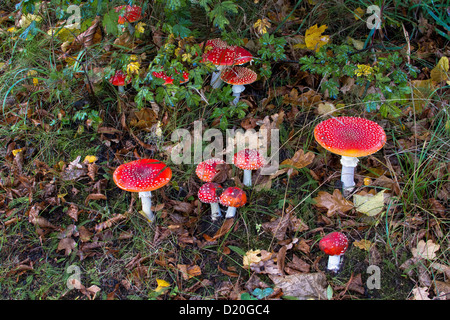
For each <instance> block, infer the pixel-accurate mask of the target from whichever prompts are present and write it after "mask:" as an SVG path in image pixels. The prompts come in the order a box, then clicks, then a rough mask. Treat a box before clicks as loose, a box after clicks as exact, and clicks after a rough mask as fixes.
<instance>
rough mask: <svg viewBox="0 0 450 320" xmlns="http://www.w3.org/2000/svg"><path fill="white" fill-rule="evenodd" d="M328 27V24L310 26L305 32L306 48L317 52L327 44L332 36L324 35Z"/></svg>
mask: <svg viewBox="0 0 450 320" xmlns="http://www.w3.org/2000/svg"><path fill="white" fill-rule="evenodd" d="M327 28H328V27H327V25H322V26H320V27H317V24H315V25H313V26H312V27H310V28H308V30H306V32H305V44H306V48H308V49H310V50H314V51H316V52H317V51H319V49H320V48H321V47H322V46H324V45H325V44H327V43H328V42H329V41H330V36H327V35H322V33H323V32H324V31H325V29H327Z"/></svg>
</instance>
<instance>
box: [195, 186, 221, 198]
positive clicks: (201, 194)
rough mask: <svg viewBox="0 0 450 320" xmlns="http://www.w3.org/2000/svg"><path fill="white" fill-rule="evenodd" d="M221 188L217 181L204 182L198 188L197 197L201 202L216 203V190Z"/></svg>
mask: <svg viewBox="0 0 450 320" xmlns="http://www.w3.org/2000/svg"><path fill="white" fill-rule="evenodd" d="M221 188H222V186H221V185H220V184H218V183H214V182H208V183H205V184H204V185H202V186H201V187H200V189H199V190H198V199H199V200H200V201H201V202H203V203H217V202H219V196H217V194H216V191H217V189H221Z"/></svg>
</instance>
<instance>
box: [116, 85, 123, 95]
mask: <svg viewBox="0 0 450 320" xmlns="http://www.w3.org/2000/svg"><path fill="white" fill-rule="evenodd" d="M117 89H118V90H119V93H120V94H124V93H125V86H117Z"/></svg>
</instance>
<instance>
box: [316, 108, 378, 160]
mask: <svg viewBox="0 0 450 320" xmlns="http://www.w3.org/2000/svg"><path fill="white" fill-rule="evenodd" d="M314 137H315V138H316V140H317V142H318V143H319V144H320V145H321V146H322V147H324V148H325V149H327V150H329V151H331V152H333V153H336V154H339V155H341V156H347V157H363V156H367V155H369V154H372V153H375V152H377V151H378V150H380V149H381V148H382V147H383V145H384V144H385V143H386V133H385V132H384V130H383V128H382V127H381V126H380V125H379V124H377V123H376V122H373V121H370V120H367V119H364V118H358V117H338V118H331V119H328V120H325V121H323V122H321V123H319V124H318V125H317V126H316V128H315V129H314Z"/></svg>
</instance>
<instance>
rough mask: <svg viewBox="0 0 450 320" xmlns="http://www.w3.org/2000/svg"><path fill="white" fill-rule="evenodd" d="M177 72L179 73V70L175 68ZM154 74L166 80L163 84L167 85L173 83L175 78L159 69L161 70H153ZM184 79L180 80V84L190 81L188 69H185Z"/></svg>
mask: <svg viewBox="0 0 450 320" xmlns="http://www.w3.org/2000/svg"><path fill="white" fill-rule="evenodd" d="M175 72H176V73H179V72H178V71H176V70H175ZM152 75H153V76H154V77H156V78H160V79H163V80H164V81H165V82H164V84H163V85H167V84H173V79H172V77H170V76H168V75H167V74H166V73H165V72H164V71H159V72H153V73H152ZM183 80H184V81H181V80H180V84H182V83H185V82H187V81H189V72H187V71H183Z"/></svg>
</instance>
